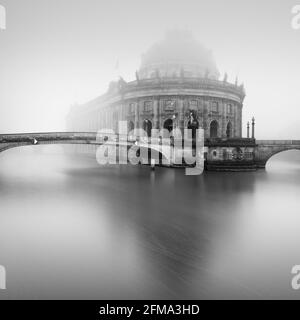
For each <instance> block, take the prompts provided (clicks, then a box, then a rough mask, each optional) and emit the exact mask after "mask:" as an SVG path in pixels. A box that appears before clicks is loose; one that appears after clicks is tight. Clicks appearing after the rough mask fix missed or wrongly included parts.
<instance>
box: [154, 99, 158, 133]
mask: <svg viewBox="0 0 300 320" xmlns="http://www.w3.org/2000/svg"><path fill="white" fill-rule="evenodd" d="M153 129H159V99H158V97H154V99H153Z"/></svg>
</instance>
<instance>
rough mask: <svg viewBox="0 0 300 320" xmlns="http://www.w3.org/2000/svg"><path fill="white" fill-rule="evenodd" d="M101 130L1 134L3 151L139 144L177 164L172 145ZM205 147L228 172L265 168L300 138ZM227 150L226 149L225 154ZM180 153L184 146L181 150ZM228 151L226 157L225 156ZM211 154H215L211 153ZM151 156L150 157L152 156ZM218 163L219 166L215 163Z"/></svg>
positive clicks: (213, 161) (227, 142)
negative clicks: (236, 153) (238, 156)
mask: <svg viewBox="0 0 300 320" xmlns="http://www.w3.org/2000/svg"><path fill="white" fill-rule="evenodd" d="M111 136H112V134H111V133H108V134H107V135H106V134H105V133H101V137H102V138H101V139H99V135H98V136H97V133H95V132H45V133H22V134H2V135H0V153H1V152H3V151H5V150H8V149H11V148H17V147H22V146H34V145H47V144H73V145H75V144H85V145H96V146H100V145H103V144H104V143H105V144H106V145H111V146H118V147H124V148H125V147H126V148H127V149H128V148H130V147H132V146H134V145H135V146H136V147H137V149H139V148H140V150H142V149H147V150H148V153H149V151H152V150H154V151H156V152H158V153H159V154H160V156H161V159H164V160H165V163H168V164H169V165H174V164H175V163H176V161H175V157H176V156H175V154H176V152H177V153H178V150H176V152H174V148H173V147H172V146H170V145H162V144H157V145H155V144H148V142H147V138H146V140H145V141H143V139H142V138H141V139H138V140H137V137H132V138H130V137H127V136H126V137H122V136H121V135H113V136H114V137H115V138H111ZM205 146H206V147H207V148H206V151H207V154H208V157H206V163H207V164H208V166H207V168H211V170H214V169H213V168H218V169H222V167H223V169H224V170H226V168H227V169H228V168H229V169H228V170H229V171H239V170H240V171H243V170H245V169H247V167H248V168H250V169H258V168H265V166H266V163H267V161H268V160H269V159H270V158H271V157H272V156H273V155H275V154H277V153H279V152H282V151H286V150H300V140H255V139H245V138H244V139H242V138H241V139H236V138H235V139H225V140H224V139H222V140H220V141H213V140H211V141H209V140H206V141H205ZM216 150H218V154H219V155H220V156H217V157H216V158H214V153H215V152H216ZM224 150H227V152H225V153H224ZM234 150H238V152H241V153H244V156H243V155H242V156H241V157H240V158H238V159H237V158H234V157H231V156H228V154H233V151H234ZM179 151H180V152H179V154H182V151H184V152H186V150H185V149H182V150H179ZM225 154H226V157H225ZM210 155H212V156H210ZM149 159H150V157H149ZM214 164H217V166H214Z"/></svg>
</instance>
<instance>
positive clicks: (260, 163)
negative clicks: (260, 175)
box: [255, 140, 300, 168]
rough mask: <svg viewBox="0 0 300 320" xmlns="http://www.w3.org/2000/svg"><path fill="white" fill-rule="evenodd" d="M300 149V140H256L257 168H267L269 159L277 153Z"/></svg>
mask: <svg viewBox="0 0 300 320" xmlns="http://www.w3.org/2000/svg"><path fill="white" fill-rule="evenodd" d="M287 150H300V140H256V147H255V162H256V166H257V168H265V167H266V163H267V161H268V160H269V159H270V158H271V157H272V156H274V155H275V154H277V153H280V152H283V151H287Z"/></svg>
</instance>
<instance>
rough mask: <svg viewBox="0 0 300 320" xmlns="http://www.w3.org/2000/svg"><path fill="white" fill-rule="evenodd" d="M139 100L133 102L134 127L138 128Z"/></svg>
mask: <svg viewBox="0 0 300 320" xmlns="http://www.w3.org/2000/svg"><path fill="white" fill-rule="evenodd" d="M139 107H140V106H139V101H138V102H137V103H135V110H134V111H135V112H134V128H135V129H138V128H139V127H140V125H139Z"/></svg>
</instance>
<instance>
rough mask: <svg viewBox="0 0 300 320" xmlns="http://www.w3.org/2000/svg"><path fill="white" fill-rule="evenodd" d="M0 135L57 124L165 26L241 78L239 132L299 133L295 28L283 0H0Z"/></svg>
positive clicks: (133, 65)
mask: <svg viewBox="0 0 300 320" xmlns="http://www.w3.org/2000/svg"><path fill="white" fill-rule="evenodd" d="M0 3H1V5H4V6H5V8H6V11H7V17H6V18H7V26H6V30H1V31H0V132H1V133H5V132H25V131H26V132H30V131H31V132H33V131H54V130H65V116H66V114H67V112H68V110H69V107H70V105H71V104H73V103H76V102H77V103H83V102H86V101H88V100H89V99H92V98H95V97H96V96H98V95H100V94H102V93H104V92H105V91H106V89H107V87H108V84H109V82H110V81H111V80H114V79H116V78H117V77H118V76H119V75H121V76H122V77H123V78H124V79H125V80H132V79H133V78H134V75H135V71H136V70H137V69H138V68H139V66H140V63H141V55H142V53H144V52H146V51H147V49H148V48H149V47H151V46H152V45H153V44H154V43H156V42H157V41H159V40H161V39H162V38H163V37H164V34H165V32H166V31H167V30H170V29H174V28H177V29H178V28H179V29H186V30H190V31H191V32H192V33H193V35H194V37H195V38H196V39H197V40H198V41H200V43H202V44H203V45H204V46H205V48H208V49H211V50H212V52H213V55H214V58H215V60H216V63H217V67H218V69H219V71H220V74H221V75H220V77H221V78H222V77H223V74H224V72H227V73H228V80H229V81H231V82H234V81H235V77H236V76H238V78H239V82H243V83H244V85H245V90H246V94H247V96H246V99H245V102H244V110H243V123H244V124H243V127H244V128H243V129H244V134H245V125H246V122H247V121H248V120H249V119H250V118H251V117H252V116H255V118H256V123H257V128H256V132H257V138H260V139H263V138H272V139H273V138H274V139H289V138H293V139H300V128H299V126H298V121H299V120H298V117H299V110H298V108H299V104H300V102H299V101H300V90H299V80H298V79H299V74H300V66H299V61H298V60H299V56H300V30H294V29H292V28H291V19H292V13H291V9H292V7H293V6H294V5H295V4H297V3H296V1H295V0H287V1H271V0H270V1H269V0H268V1H251V2H250V1H233V0H230V1H226V2H224V1H221V0H219V1H215V0H213V1H203V0H185V1H181V0H177V1H176V2H175V1H171V0H165V1H158V0H152V1H144V0H126V1H121V0H119V1H114V0H113V1H111V0H110V1H102V0H76V1H71V0H59V1H58V0H25V1H24V0H0Z"/></svg>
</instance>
